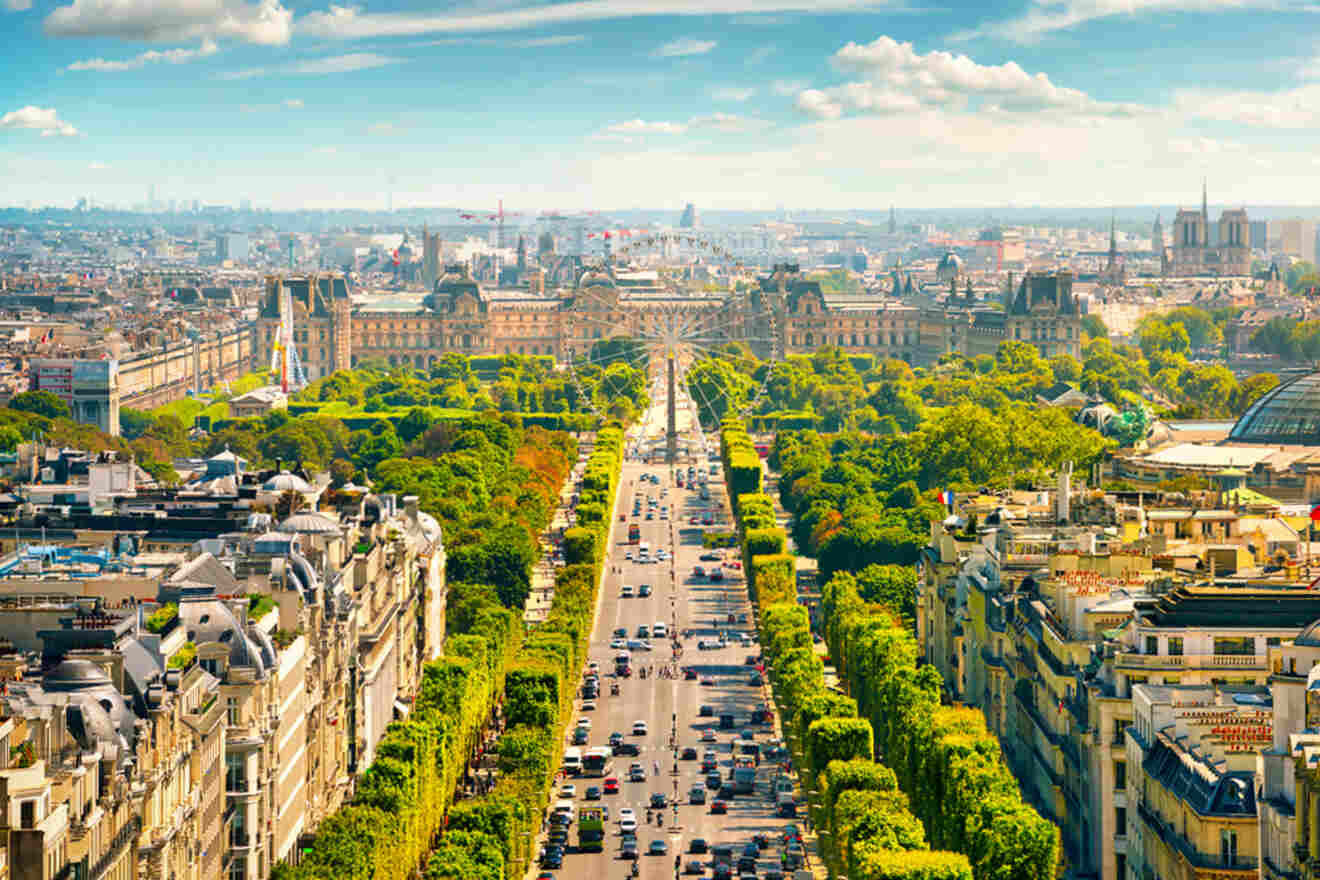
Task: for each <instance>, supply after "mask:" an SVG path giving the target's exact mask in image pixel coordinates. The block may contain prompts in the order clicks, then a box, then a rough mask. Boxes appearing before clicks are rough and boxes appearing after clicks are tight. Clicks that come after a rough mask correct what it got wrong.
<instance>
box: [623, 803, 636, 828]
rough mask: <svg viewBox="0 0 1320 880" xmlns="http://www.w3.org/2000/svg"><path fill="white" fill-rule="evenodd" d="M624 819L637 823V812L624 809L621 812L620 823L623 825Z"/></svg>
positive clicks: (627, 808) (628, 808)
mask: <svg viewBox="0 0 1320 880" xmlns="http://www.w3.org/2000/svg"><path fill="white" fill-rule="evenodd" d="M624 819H632V820H633V821H634V822H636V821H637V811H636V810H634V809H633V808H632V807H623V808H622V809H620V810H619V823H620V824H622V823H623V820H624Z"/></svg>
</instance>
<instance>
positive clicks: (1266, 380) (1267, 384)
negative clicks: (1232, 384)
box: [1228, 373, 1279, 416]
mask: <svg viewBox="0 0 1320 880" xmlns="http://www.w3.org/2000/svg"><path fill="white" fill-rule="evenodd" d="M1278 384H1279V377H1278V376H1276V375H1274V374H1273V373H1257V374H1256V375H1254V376H1248V377H1247V378H1245V379H1243V380H1242V381H1241V382H1239V383H1238V387H1237V390H1236V391H1234V392H1233V396H1232V398H1230V399H1229V402H1228V408H1229V409H1230V410H1231V411H1232V413H1233V415H1235V416H1240V415H1242V414H1243V413H1244V412H1246V411H1247V407H1249V406H1251V405H1252V404H1253V403H1255V402H1256V401H1257V400H1259V399H1260V398H1261V397H1262V396H1264V394H1265V393H1266V392H1267V391H1270V390H1271V389H1273V388H1274V387H1275V386H1276V385H1278Z"/></svg>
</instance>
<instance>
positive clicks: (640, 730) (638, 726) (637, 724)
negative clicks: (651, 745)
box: [632, 721, 647, 736]
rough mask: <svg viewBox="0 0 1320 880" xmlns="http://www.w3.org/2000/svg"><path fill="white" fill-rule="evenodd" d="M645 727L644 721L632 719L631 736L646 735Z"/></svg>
mask: <svg viewBox="0 0 1320 880" xmlns="http://www.w3.org/2000/svg"><path fill="white" fill-rule="evenodd" d="M646 734H647V727H646V722H645V721H634V722H633V727H632V735H633V736H646Z"/></svg>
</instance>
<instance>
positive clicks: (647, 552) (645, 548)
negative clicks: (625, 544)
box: [637, 541, 651, 562]
mask: <svg viewBox="0 0 1320 880" xmlns="http://www.w3.org/2000/svg"><path fill="white" fill-rule="evenodd" d="M637 561H638V562H650V561H651V542H650V541H643V542H642V543H641V544H640V545H638V547H637Z"/></svg>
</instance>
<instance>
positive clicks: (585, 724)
mask: <svg viewBox="0 0 1320 880" xmlns="http://www.w3.org/2000/svg"><path fill="white" fill-rule="evenodd" d="M577 726H578V727H581V728H582V729H583V730H591V719H590V718H579V719H578V723H577Z"/></svg>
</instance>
